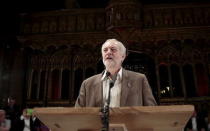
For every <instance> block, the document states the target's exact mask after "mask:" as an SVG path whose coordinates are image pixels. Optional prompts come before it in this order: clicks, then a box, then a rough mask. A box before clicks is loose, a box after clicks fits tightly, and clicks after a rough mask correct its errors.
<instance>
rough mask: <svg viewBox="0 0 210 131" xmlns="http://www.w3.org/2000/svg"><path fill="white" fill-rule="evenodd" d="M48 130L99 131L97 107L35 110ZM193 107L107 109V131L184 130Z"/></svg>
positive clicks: (99, 123) (98, 110)
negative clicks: (108, 126) (108, 117)
mask: <svg viewBox="0 0 210 131" xmlns="http://www.w3.org/2000/svg"><path fill="white" fill-rule="evenodd" d="M34 111H35V115H36V116H37V117H38V118H39V119H40V120H41V121H42V122H43V123H44V124H45V125H46V126H48V127H49V128H50V129H51V131H100V130H101V127H102V123H101V117H100V115H101V114H100V108H91V107H87V108H70V107H69V108H68V107H55V108H54V107H47V108H35V109H34ZM193 112H194V106H192V105H173V106H138V107H120V108H110V131H122V130H124V131H183V129H184V127H185V125H186V123H187V121H188V120H189V119H190V117H191V115H192V114H193Z"/></svg>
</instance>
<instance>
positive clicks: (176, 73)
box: [171, 64, 183, 97]
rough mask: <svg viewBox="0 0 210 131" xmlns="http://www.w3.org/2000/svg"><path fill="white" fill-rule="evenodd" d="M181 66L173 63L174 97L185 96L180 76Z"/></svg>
mask: <svg viewBox="0 0 210 131" xmlns="http://www.w3.org/2000/svg"><path fill="white" fill-rule="evenodd" d="M180 76H181V75H180V68H179V66H178V65H175V64H173V65H171V78H172V89H173V96H174V97H183V89H182V84H181V77H180Z"/></svg>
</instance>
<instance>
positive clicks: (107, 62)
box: [103, 60, 117, 69]
mask: <svg viewBox="0 0 210 131" xmlns="http://www.w3.org/2000/svg"><path fill="white" fill-rule="evenodd" d="M103 63H104V65H105V67H106V69H113V68H115V67H116V65H117V63H116V62H115V61H114V60H105V61H104V60H103Z"/></svg>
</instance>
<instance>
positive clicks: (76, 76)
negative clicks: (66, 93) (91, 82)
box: [74, 68, 83, 100]
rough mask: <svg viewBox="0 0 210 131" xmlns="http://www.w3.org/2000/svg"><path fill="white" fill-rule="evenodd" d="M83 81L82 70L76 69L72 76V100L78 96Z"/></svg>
mask: <svg viewBox="0 0 210 131" xmlns="http://www.w3.org/2000/svg"><path fill="white" fill-rule="evenodd" d="M82 81H83V70H82V69H81V68H79V69H77V70H76V71H75V74H74V99H75V100H76V98H77V96H78V95H79V90H80V87H81V84H82Z"/></svg>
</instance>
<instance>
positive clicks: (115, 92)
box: [75, 39, 157, 107]
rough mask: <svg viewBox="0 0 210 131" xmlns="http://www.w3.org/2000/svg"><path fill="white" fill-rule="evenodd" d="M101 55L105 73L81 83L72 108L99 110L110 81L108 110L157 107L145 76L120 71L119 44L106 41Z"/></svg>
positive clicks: (123, 52) (121, 47)
mask: <svg viewBox="0 0 210 131" xmlns="http://www.w3.org/2000/svg"><path fill="white" fill-rule="evenodd" d="M101 52H102V58H103V63H104V66H105V70H104V71H103V72H102V73H101V74H97V75H94V76H92V77H90V78H88V79H86V80H84V81H83V83H82V85H81V88H80V92H79V96H78V98H77V100H76V103H75V107H102V106H103V105H104V103H105V102H106V101H107V98H108V90H109V88H110V87H109V86H110V82H113V87H112V88H111V90H110V107H124V106H155V105H157V103H156V101H155V99H154V96H153V94H152V91H151V88H150V85H149V83H148V80H147V78H146V76H145V75H144V74H141V73H137V72H133V71H129V70H126V69H124V68H122V63H123V61H124V59H125V57H126V48H125V46H124V45H123V44H122V43H121V42H120V41H118V40H116V39H108V40H106V42H105V43H104V44H103V45H102V48H101ZM107 74H109V76H108V77H107Z"/></svg>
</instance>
